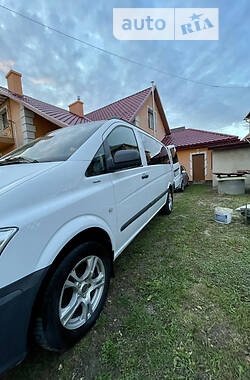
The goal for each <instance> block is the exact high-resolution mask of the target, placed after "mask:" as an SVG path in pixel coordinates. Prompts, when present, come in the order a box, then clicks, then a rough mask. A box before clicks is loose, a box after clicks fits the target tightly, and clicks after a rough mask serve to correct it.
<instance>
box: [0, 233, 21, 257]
mask: <svg viewBox="0 0 250 380" xmlns="http://www.w3.org/2000/svg"><path fill="white" fill-rule="evenodd" d="M17 231H18V228H16V227H11V228H0V255H1V253H2V252H3V250H4V248H5V247H6V245H7V244H8V243H9V241H10V240H11V239H12V238H13V236H14V235H15V233H16V232H17Z"/></svg>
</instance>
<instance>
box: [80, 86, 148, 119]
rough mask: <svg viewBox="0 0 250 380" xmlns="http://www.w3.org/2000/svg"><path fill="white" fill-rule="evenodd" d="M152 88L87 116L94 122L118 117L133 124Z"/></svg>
mask: <svg viewBox="0 0 250 380" xmlns="http://www.w3.org/2000/svg"><path fill="white" fill-rule="evenodd" d="M151 91H152V88H151V87H149V88H146V90H143V91H140V92H137V93H136V94H133V95H130V96H127V97H126V98H123V99H120V100H118V101H116V102H114V103H111V104H109V105H107V106H105V107H102V108H99V109H98V110H96V111H93V112H90V113H88V114H87V115H86V117H88V118H89V119H91V120H92V121H96V120H105V119H110V118H112V117H117V118H120V119H123V120H126V121H128V122H133V121H134V119H135V116H136V114H137V113H138V111H139V109H140V108H141V107H142V106H143V104H144V103H145V101H146V100H147V98H148V97H149V95H150V94H151Z"/></svg>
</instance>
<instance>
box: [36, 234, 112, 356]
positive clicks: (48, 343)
mask: <svg viewBox="0 0 250 380" xmlns="http://www.w3.org/2000/svg"><path fill="white" fill-rule="evenodd" d="M93 268H94V269H93ZM82 272H83V274H82V275H81V276H80V274H81V273H82ZM72 273H73V274H74V277H73V276H72ZM87 274H88V275H87ZM110 275H111V259H110V256H109V252H108V250H107V249H106V248H105V247H104V246H102V245H101V244H99V243H97V242H94V241H92V242H86V243H83V244H81V245H79V246H77V247H75V248H74V249H72V250H71V251H70V252H69V253H68V254H67V256H66V257H65V258H64V259H63V261H62V262H61V263H60V264H59V265H58V267H57V269H56V270H55V272H54V274H53V275H52V277H51V278H50V280H49V283H48V285H47V286H46V288H45V290H44V292H43V295H42V297H41V299H40V307H39V310H38V314H37V318H36V321H35V326H34V337H35V340H36V342H37V343H38V344H39V345H40V346H42V347H43V348H45V349H47V350H50V351H56V352H64V351H66V350H67V349H68V348H70V347H72V346H73V345H74V344H75V343H77V342H78V341H79V340H80V339H81V338H82V337H83V336H84V335H85V334H86V333H87V331H88V330H89V329H90V328H91V327H92V326H93V325H94V324H95V322H96V320H97V318H98V317H99V315H100V313H101V311H102V309H103V306H104V304H105V301H106V299H107V294H108V289H109V283H110ZM80 277H82V279H81V281H77V280H80ZM76 279H77V280H76ZM66 283H67V284H66ZM72 300H73V301H72ZM67 302H68V304H67ZM69 305H73V306H69ZM77 305H78V306H77ZM75 307H76V309H75ZM72 310H75V311H74V312H73V314H72V316H71V317H70V319H69V320H68V321H67V319H68V317H69V315H70V314H71V312H72ZM65 316H66V317H65ZM83 316H85V317H83ZM66 321H67V322H66Z"/></svg>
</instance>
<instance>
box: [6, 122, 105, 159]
mask: <svg viewBox="0 0 250 380" xmlns="http://www.w3.org/2000/svg"><path fill="white" fill-rule="evenodd" d="M103 123H104V121H103V120H102V121H96V122H91V123H86V124H81V125H75V126H70V127H65V128H61V129H57V130H55V131H53V132H50V133H48V134H47V135H45V136H42V137H39V138H38V139H36V140H33V141H31V142H30V143H28V144H25V145H24V146H22V147H21V148H17V149H15V150H13V151H12V152H10V153H8V154H6V155H5V156H3V157H2V158H1V159H0V163H1V164H2V163H3V162H4V161H6V162H9V163H10V162H11V161H12V160H13V162H15V161H16V159H17V158H18V160H19V163H22V162H28V161H30V162H51V161H66V160H67V159H68V158H69V157H70V156H72V154H73V153H75V152H76V151H77V149H79V148H80V146H81V145H82V144H84V143H85V142H86V141H87V140H88V138H89V137H90V136H91V135H93V133H95V132H96V131H97V129H98V128H99V127H100V126H101V125H102V124H103ZM22 159H23V160H22Z"/></svg>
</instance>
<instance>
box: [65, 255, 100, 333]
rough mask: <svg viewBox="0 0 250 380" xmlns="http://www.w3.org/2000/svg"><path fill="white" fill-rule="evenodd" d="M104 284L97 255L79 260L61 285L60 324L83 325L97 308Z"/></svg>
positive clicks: (68, 327) (72, 326) (69, 326)
mask: <svg viewBox="0 0 250 380" xmlns="http://www.w3.org/2000/svg"><path fill="white" fill-rule="evenodd" d="M104 284H105V269H104V265H103V262H102V260H101V259H100V258H99V257H97V256H88V257H85V258H84V259H83V260H81V261H80V262H79V263H78V264H77V265H76V266H75V267H74V268H73V270H72V271H71V272H70V274H69V276H68V278H67V280H66V281H65V284H64V286H63V289H62V292H61V297H60V302H59V316H60V321H61V323H62V325H63V326H64V327H65V328H66V329H69V330H74V329H77V328H79V327H81V326H82V325H84V324H85V323H86V322H87V320H88V319H89V318H90V317H91V315H92V314H93V312H94V311H95V309H96V308H97V306H98V304H99V301H100V299H101V296H102V293H103V289H104Z"/></svg>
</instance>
